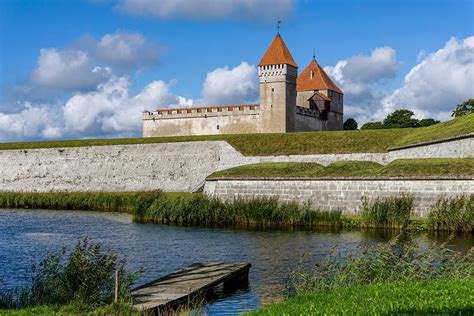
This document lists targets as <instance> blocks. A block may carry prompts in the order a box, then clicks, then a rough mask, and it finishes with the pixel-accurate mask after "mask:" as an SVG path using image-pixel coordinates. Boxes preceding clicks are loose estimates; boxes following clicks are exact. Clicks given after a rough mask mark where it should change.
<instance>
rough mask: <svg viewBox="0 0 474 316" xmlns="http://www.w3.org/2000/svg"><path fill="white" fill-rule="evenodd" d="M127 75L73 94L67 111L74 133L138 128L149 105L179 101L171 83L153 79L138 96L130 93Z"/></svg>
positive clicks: (65, 112)
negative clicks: (172, 91) (170, 85)
mask: <svg viewBox="0 0 474 316" xmlns="http://www.w3.org/2000/svg"><path fill="white" fill-rule="evenodd" d="M129 90H130V83H129V81H128V79H127V78H125V77H121V78H114V79H112V80H111V81H109V82H107V83H106V84H104V85H102V86H100V87H99V89H98V91H94V92H89V93H83V94H78V95H75V96H73V97H72V98H71V99H69V101H68V102H67V103H66V104H65V106H64V108H63V115H64V121H65V125H66V126H65V127H66V129H67V131H69V132H73V133H84V132H87V133H88V134H90V133H99V134H100V133H114V132H138V131H139V130H140V129H141V115H142V112H143V110H145V109H154V108H159V107H163V106H167V105H169V104H172V103H177V102H178V98H177V97H176V96H174V95H173V94H172V93H171V92H170V90H169V85H168V84H167V83H165V82H164V81H161V80H160V81H153V82H152V83H150V84H148V85H146V86H145V88H143V90H142V91H141V92H140V93H138V94H137V95H135V96H132V97H131V96H129Z"/></svg>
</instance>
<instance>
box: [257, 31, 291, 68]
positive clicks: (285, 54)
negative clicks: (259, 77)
mask: <svg viewBox="0 0 474 316" xmlns="http://www.w3.org/2000/svg"><path fill="white" fill-rule="evenodd" d="M278 64H288V65H292V66H293V67H298V65H297V64H296V62H295V60H294V59H293V56H291V53H290V51H289V50H288V47H286V45H285V42H284V41H283V39H282V38H281V35H280V34H277V35H276V36H275V38H274V39H273V42H272V43H271V44H270V46H269V47H268V49H267V52H266V53H265V55H263V58H262V60H261V61H260V63H259V64H258V65H259V66H263V65H278Z"/></svg>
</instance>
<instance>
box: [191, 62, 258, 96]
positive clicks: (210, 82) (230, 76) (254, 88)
mask: <svg viewBox="0 0 474 316" xmlns="http://www.w3.org/2000/svg"><path fill="white" fill-rule="evenodd" d="M202 97H203V99H202V100H199V101H198V103H199V104H203V105H225V104H240V103H245V102H254V101H256V100H258V97H259V85H258V76H257V68H256V67H255V66H254V65H249V64H248V63H247V62H245V61H243V62H241V63H240V65H238V66H236V67H234V68H232V69H229V67H227V66H226V67H223V68H217V69H215V70H213V71H211V72H208V73H207V77H206V80H205V81H204V84H203V87H202Z"/></svg>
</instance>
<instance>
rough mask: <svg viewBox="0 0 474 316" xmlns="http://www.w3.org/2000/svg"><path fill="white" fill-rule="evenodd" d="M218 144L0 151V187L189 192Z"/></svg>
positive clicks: (215, 158) (207, 169)
mask: <svg viewBox="0 0 474 316" xmlns="http://www.w3.org/2000/svg"><path fill="white" fill-rule="evenodd" d="M220 147H221V143H220V142H196V143H168V144H147V145H116V146H97V147H76V148H55V149H34V150H6V151H0V191H17V192H22V191H23V192H49V191H142V190H153V189H163V190H166V191H192V190H194V189H195V187H196V186H199V185H200V184H202V181H203V179H205V177H206V176H207V175H209V174H210V173H212V172H214V171H215V170H216V169H218V165H219V156H220Z"/></svg>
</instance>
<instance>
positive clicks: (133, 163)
mask: <svg viewBox="0 0 474 316" xmlns="http://www.w3.org/2000/svg"><path fill="white" fill-rule="evenodd" d="M473 138H474V135H473V134H470V135H469V137H467V136H464V137H455V138H453V139H451V140H444V141H443V143H439V144H437V146H432V145H433V144H431V143H428V144H426V148H425V147H424V146H418V147H413V148H412V147H410V148H406V149H397V150H394V151H390V152H389V153H353V154H320V155H291V156H253V157H249V156H243V155H242V154H241V153H239V152H238V151H237V150H235V149H234V148H233V147H232V146H230V145H229V144H228V143H227V142H225V141H202V142H182V143H162V144H142V145H113V146H94V147H71V148H49V149H32V150H31V149H30V150H2V151H0V191H15V192H22V191H23V192H49V191H142V190H155V189H161V190H164V191H188V192H189V191H195V190H197V189H199V188H201V187H202V186H203V185H204V183H205V179H206V177H207V176H209V175H210V174H211V173H213V172H215V171H219V170H224V169H228V168H232V167H236V166H241V165H245V164H252V163H259V162H316V163H320V164H323V165H328V164H330V163H332V162H335V161H341V160H359V161H375V162H378V163H381V164H386V163H388V162H390V161H392V160H393V159H398V158H426V157H427V156H430V155H431V156H433V157H447V158H460V157H474V152H473V148H474V146H472V140H473ZM405 151H406V152H405Z"/></svg>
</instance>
